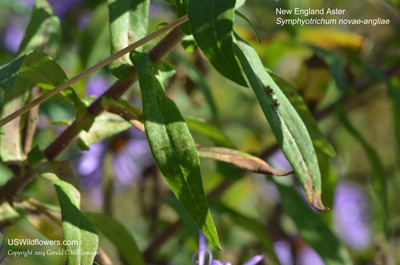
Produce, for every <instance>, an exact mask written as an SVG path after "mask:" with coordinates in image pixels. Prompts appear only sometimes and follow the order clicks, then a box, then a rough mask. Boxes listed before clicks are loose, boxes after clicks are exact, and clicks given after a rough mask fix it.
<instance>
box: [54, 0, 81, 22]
mask: <svg viewBox="0 0 400 265" xmlns="http://www.w3.org/2000/svg"><path fill="white" fill-rule="evenodd" d="M50 3H51V5H52V7H53V10H54V13H55V14H56V15H57V16H58V17H59V18H60V19H64V18H65V17H66V16H67V14H68V13H69V12H70V11H71V10H72V9H73V8H74V7H77V6H79V5H80V4H81V3H82V0H69V1H63V0H53V1H50Z"/></svg>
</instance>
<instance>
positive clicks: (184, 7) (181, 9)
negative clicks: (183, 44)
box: [175, 0, 192, 35]
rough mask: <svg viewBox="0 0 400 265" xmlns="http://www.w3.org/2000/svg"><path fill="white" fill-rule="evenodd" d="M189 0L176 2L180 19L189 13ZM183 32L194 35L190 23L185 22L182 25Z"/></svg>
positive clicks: (176, 0)
mask: <svg viewBox="0 0 400 265" xmlns="http://www.w3.org/2000/svg"><path fill="white" fill-rule="evenodd" d="M188 2H189V1H188V0H175V4H176V9H177V11H178V17H183V16H185V15H186V14H187V12H188ZM181 30H182V32H183V33H185V34H186V35H190V34H192V32H191V30H190V25H189V22H185V23H183V24H182V25H181Z"/></svg>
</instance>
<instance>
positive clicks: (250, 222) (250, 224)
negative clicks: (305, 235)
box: [210, 200, 280, 264]
mask: <svg viewBox="0 0 400 265" xmlns="http://www.w3.org/2000/svg"><path fill="white" fill-rule="evenodd" d="M210 206H211V208H213V209H215V210H216V211H217V212H219V213H220V214H226V215H228V216H229V217H230V220H232V221H233V222H235V223H236V224H237V225H239V226H241V227H243V228H244V229H246V230H248V231H249V232H251V233H252V234H253V235H254V236H255V237H257V238H258V239H259V240H260V243H261V245H262V246H263V247H264V249H265V251H266V252H267V253H268V254H269V257H270V258H271V259H272V261H273V264H280V263H279V260H278V258H277V257H276V255H275V252H274V248H273V241H272V239H271V238H270V237H269V235H268V232H267V231H266V228H265V227H264V225H263V224H262V223H260V222H259V221H257V220H255V219H252V218H250V217H247V216H245V215H243V214H242V213H240V212H237V211H235V210H234V209H231V208H229V207H228V206H226V205H224V204H223V203H221V202H218V201H215V200H213V201H210Z"/></svg>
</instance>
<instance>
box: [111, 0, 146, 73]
mask: <svg viewBox="0 0 400 265" xmlns="http://www.w3.org/2000/svg"><path fill="white" fill-rule="evenodd" d="M149 4H150V0H108V10H109V17H110V40H111V53H115V52H117V51H119V50H122V49H123V48H125V47H126V46H128V45H129V44H131V43H133V42H135V41H137V40H139V39H141V38H143V37H144V36H146V33H147V24H148V16H149ZM110 70H111V73H112V74H113V75H115V76H116V77H117V78H119V79H126V78H128V77H129V76H131V75H132V74H133V71H132V62H131V61H130V60H129V55H128V54H127V55H125V56H122V57H120V58H118V59H117V60H115V61H114V62H112V63H111V64H110Z"/></svg>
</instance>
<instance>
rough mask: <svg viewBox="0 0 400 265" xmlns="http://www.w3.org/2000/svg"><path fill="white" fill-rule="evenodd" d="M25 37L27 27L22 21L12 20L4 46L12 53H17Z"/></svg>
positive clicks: (7, 28) (6, 32) (8, 24)
mask: <svg viewBox="0 0 400 265" xmlns="http://www.w3.org/2000/svg"><path fill="white" fill-rule="evenodd" d="M24 35H25V25H24V23H23V22H22V20H21V19H18V18H16V17H15V18H11V19H10V20H9V22H8V23H7V26H6V29H5V31H4V35H3V45H4V47H5V48H6V49H7V50H9V51H10V52H13V53H17V52H18V50H19V46H20V45H21V42H22V39H23V38H24Z"/></svg>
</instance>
